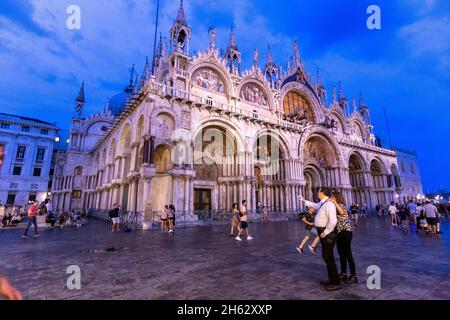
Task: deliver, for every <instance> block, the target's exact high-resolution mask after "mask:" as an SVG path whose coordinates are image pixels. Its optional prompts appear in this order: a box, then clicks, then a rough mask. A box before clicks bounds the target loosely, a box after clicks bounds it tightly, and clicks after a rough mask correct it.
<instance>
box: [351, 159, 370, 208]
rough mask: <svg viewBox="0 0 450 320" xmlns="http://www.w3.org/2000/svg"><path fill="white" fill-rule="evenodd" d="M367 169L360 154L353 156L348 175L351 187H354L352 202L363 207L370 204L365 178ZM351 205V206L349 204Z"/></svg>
mask: <svg viewBox="0 0 450 320" xmlns="http://www.w3.org/2000/svg"><path fill="white" fill-rule="evenodd" d="M365 173H366V169H365V166H364V159H363V158H362V157H361V156H360V155H359V154H352V155H351V156H350V158H349V163H348V174H349V178H350V185H351V187H352V189H351V192H352V202H353V204H358V205H359V206H362V205H363V204H364V203H366V204H367V203H370V202H371V201H370V195H369V192H368V189H367V182H366V178H365ZM349 205H350V204H349Z"/></svg>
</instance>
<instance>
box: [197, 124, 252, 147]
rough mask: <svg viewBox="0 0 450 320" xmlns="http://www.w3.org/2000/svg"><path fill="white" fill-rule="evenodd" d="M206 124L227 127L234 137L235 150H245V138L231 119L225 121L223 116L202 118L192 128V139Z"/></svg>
mask: <svg viewBox="0 0 450 320" xmlns="http://www.w3.org/2000/svg"><path fill="white" fill-rule="evenodd" d="M208 126H218V127H223V128H224V129H229V130H230V131H231V134H232V135H233V137H235V138H236V142H237V150H238V151H245V150H246V148H245V147H246V144H245V140H244V138H243V136H242V134H241V133H240V131H239V129H238V127H237V126H236V125H235V124H234V123H232V122H231V121H228V122H227V121H226V120H224V119H223V118H221V117H218V116H210V117H207V118H205V119H203V120H202V121H201V122H200V124H199V125H198V126H197V127H196V129H195V130H194V132H193V137H192V141H195V138H196V137H197V135H198V134H199V133H200V132H201V131H202V130H203V129H204V128H206V127H208Z"/></svg>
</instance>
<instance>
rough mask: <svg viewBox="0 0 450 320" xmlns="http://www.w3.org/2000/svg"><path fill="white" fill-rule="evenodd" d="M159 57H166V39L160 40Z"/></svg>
mask: <svg viewBox="0 0 450 320" xmlns="http://www.w3.org/2000/svg"><path fill="white" fill-rule="evenodd" d="M161 57H163V58H165V57H167V39H166V37H164V38H163V40H162V48H161Z"/></svg>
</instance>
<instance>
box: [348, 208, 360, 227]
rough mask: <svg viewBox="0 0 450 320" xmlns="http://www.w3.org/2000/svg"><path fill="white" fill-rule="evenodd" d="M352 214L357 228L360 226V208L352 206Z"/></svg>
mask: <svg viewBox="0 0 450 320" xmlns="http://www.w3.org/2000/svg"><path fill="white" fill-rule="evenodd" d="M350 213H351V214H352V220H353V224H354V226H355V228H356V227H357V226H358V216H359V207H358V205H357V204H352V205H351V206H350Z"/></svg>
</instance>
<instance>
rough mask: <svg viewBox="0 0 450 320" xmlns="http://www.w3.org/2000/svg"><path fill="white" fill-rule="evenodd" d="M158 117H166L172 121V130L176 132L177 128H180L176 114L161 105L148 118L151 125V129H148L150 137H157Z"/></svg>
mask: <svg viewBox="0 0 450 320" xmlns="http://www.w3.org/2000/svg"><path fill="white" fill-rule="evenodd" d="M160 115H167V116H169V117H170V118H171V119H172V121H173V124H174V128H173V130H176V129H177V128H179V127H180V123H179V122H180V120H179V117H178V116H177V114H176V113H175V111H173V109H171V108H168V107H166V106H162V105H161V106H159V107H157V108H154V109H153V111H152V113H151V116H150V123H151V124H152V126H151V129H150V130H151V132H150V134H151V135H154V136H158V126H157V125H156V124H157V123H158V117H159V116H160Z"/></svg>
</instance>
